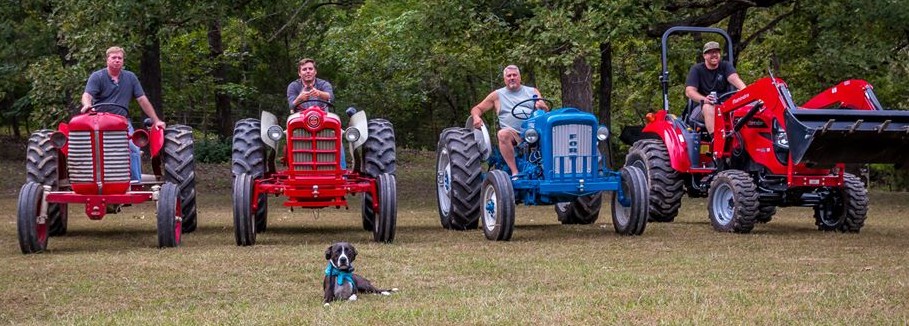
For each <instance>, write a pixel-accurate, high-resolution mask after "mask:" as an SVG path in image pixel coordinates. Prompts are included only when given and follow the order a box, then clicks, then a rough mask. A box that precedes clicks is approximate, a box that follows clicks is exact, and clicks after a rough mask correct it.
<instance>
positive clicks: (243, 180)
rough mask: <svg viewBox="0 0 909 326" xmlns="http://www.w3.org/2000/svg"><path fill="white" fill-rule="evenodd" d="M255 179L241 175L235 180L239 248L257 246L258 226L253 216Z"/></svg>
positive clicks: (235, 232)
mask: <svg viewBox="0 0 909 326" xmlns="http://www.w3.org/2000/svg"><path fill="white" fill-rule="evenodd" d="M252 195H253V178H252V176H250V175H248V174H246V173H240V174H239V175H237V176H236V177H235V178H234V187H233V205H234V238H235V239H236V241H237V245H238V246H251V245H254V244H256V224H255V221H254V217H253V216H252V204H253V202H252Z"/></svg>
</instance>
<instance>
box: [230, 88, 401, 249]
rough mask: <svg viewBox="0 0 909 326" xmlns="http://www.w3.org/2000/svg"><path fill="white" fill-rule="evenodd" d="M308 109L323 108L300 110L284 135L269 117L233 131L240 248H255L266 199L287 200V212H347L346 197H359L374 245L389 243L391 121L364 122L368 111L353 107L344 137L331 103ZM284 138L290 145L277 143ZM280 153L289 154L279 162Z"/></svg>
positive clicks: (393, 200)
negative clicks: (332, 209)
mask: <svg viewBox="0 0 909 326" xmlns="http://www.w3.org/2000/svg"><path fill="white" fill-rule="evenodd" d="M304 103H315V104H318V105H311V106H308V107H302V106H297V108H295V110H294V112H293V113H291V114H290V116H289V117H288V118H287V123H286V129H284V128H282V127H281V126H280V125H278V119H277V117H276V116H275V115H274V114H271V113H269V112H266V111H263V112H262V118H261V119H252V118H248V119H243V120H240V121H237V123H236V125H235V127H234V137H233V148H232V157H231V161H232V163H231V164H232V166H231V171H232V172H233V175H234V185H233V211H234V215H233V216H234V235H235V239H236V241H237V245H238V246H250V245H254V244H255V243H256V234H257V233H261V232H264V231H265V230H266V228H267V227H268V197H267V196H268V195H275V196H284V197H286V200H285V201H284V206H286V207H289V208H290V209H291V210H293V208H295V207H297V208H310V209H316V208H327V207H335V208H341V207H345V208H346V207H348V205H347V198H346V197H347V196H348V195H356V194H359V193H362V194H363V197H362V205H361V209H362V211H361V217H362V221H363V229H364V230H366V231H372V234H373V240H375V241H376V242H386V243H387V242H392V241H393V240H394V237H395V227H396V223H397V210H398V208H397V186H396V182H395V172H396V171H395V170H396V167H397V164H396V157H395V134H394V129H393V127H392V124H391V122H389V121H388V120H385V119H369V120H367V118H366V112H364V111H357V110H356V109H355V108H353V107H351V108H348V109H347V111H346V113H347V115H348V116H349V117H350V122H349V126H348V127H347V128H346V129H343V130H344V131H343V132H342V127H341V119H340V117H339V116H338V115H336V114H334V113H332V112H330V109H331V108H332V107H333V106H332V104H331V103H330V102H326V101H321V100H308V101H306V102H304ZM323 105H324V106H325V109H323V107H322V106H323ZM282 139H286V141H285V142H284V143H279V141H280V140H282ZM342 139H343V140H346V141H347V143H348V145H349V147H348V148H347V149H348V152H347V153H349V154H347V155H350V156H352V157H353V167H351V168H350V169H348V168H347V167H346V163H345V155H344V152H343V151H344V150H345V147H344V146H343V144H342ZM282 151H283V153H284V156H283V157H280V158H278V159H276V158H275V156H276V153H279V152H282ZM276 161H277V162H276ZM276 163H280V166H281V167H282V168H283V169H281V170H279V169H278V166H279V165H278V164H276Z"/></svg>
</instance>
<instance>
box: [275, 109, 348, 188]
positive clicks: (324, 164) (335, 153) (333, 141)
mask: <svg viewBox="0 0 909 326" xmlns="http://www.w3.org/2000/svg"><path fill="white" fill-rule="evenodd" d="M287 136H288V145H289V146H287V156H286V157H287V166H288V167H289V168H290V171H288V172H289V173H290V174H295V173H300V172H302V174H309V173H307V172H312V171H335V172H340V169H339V163H338V162H339V161H340V155H339V154H340V151H341V150H342V149H341V121H340V119H339V118H338V116H337V115H334V114H332V113H326V112H325V111H323V110H321V109H309V110H305V111H303V112H299V113H295V114H293V115H291V116H290V117H288V118H287Z"/></svg>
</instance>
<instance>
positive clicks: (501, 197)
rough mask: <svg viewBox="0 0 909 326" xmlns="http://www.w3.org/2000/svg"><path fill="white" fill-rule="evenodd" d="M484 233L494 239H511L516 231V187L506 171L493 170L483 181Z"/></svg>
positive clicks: (488, 237)
mask: <svg viewBox="0 0 909 326" xmlns="http://www.w3.org/2000/svg"><path fill="white" fill-rule="evenodd" d="M482 203H483V209H482V210H483V235H485V236H486V239H489V240H493V241H508V240H511V234H512V233H513V232H514V189H513V188H512V186H511V178H510V177H509V175H508V174H507V173H505V171H502V170H492V171H490V172H489V173H487V174H486V180H484V181H483V195H482Z"/></svg>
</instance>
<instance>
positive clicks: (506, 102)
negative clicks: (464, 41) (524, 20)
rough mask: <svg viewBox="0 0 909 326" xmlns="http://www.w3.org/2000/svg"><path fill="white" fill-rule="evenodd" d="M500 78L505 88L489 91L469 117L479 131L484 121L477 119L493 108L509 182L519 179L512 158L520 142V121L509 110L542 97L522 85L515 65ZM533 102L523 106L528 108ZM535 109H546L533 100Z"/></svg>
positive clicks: (540, 103)
mask: <svg viewBox="0 0 909 326" xmlns="http://www.w3.org/2000/svg"><path fill="white" fill-rule="evenodd" d="M502 77H503V79H504V80H505V87H502V88H500V89H497V90H494V91H492V93H489V95H487V96H486V98H484V99H483V101H481V102H480V103H479V104H477V105H476V106H474V107H473V108H471V109H470V116H471V117H473V126H474V127H476V128H479V127H480V126H481V125H483V119H482V118H480V116H482V115H483V113H485V112H486V111H489V110H491V109H493V108H495V109H496V114H497V115H498V117H499V124H500V126H499V127H500V128H499V131H498V132H497V133H496V136H497V137H498V139H499V152H501V153H502V158H503V159H505V164H508V168H509V169H510V170H511V177H512V179H517V178H518V177H519V172H520V171H518V166H517V163H515V159H514V146H515V145H517V144H518V143H519V142H520V141H521V133H520V129H521V121H520V120H519V119H517V118H514V117H513V116H512V115H511V109H512V107H514V106H515V104H517V103H519V102H521V101H524V100H528V99H531V98H533V96H536V97H538V98H542V97H543V96H542V95H540V91H539V90H537V89H536V88H533V87H527V86H524V85H521V71H520V70H519V69H518V66H515V65H509V66H508V67H505V69H504V70H503V71H502ZM530 103H532V102H527V103H525V104H526V105H527V106H528V107H529V106H530V105H531V104H530ZM535 105H536V108H538V109H542V110H549V107H547V106H546V103H545V102H543V101H536V104H535ZM518 109H519V110H527V111H529V110H531V108H518Z"/></svg>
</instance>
